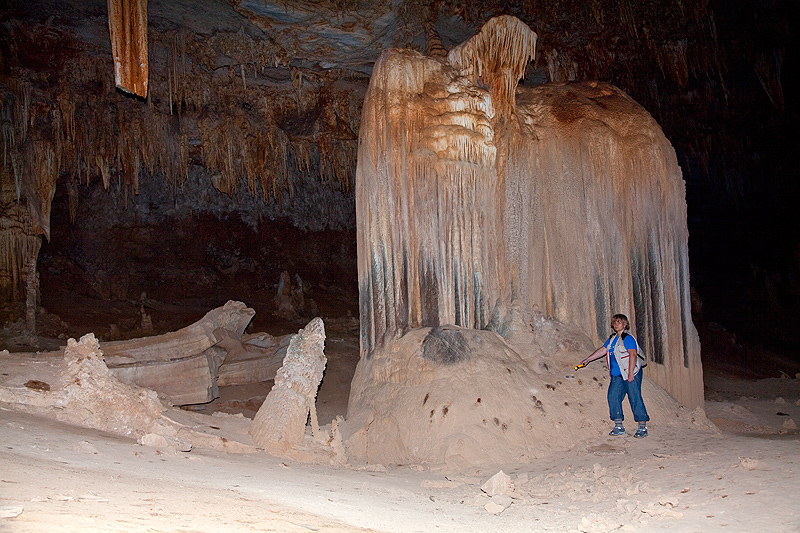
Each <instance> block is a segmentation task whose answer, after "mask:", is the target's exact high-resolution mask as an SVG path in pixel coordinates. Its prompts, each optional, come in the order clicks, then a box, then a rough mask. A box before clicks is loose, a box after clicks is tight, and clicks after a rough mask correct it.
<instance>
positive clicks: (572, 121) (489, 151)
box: [351, 17, 703, 407]
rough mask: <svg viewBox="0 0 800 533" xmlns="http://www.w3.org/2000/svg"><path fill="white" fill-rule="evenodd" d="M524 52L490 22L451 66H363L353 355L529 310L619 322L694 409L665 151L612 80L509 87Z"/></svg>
mask: <svg viewBox="0 0 800 533" xmlns="http://www.w3.org/2000/svg"><path fill="white" fill-rule="evenodd" d="M501 45H502V46H501ZM534 46H535V34H533V32H531V31H530V30H529V29H527V27H524V25H523V24H521V23H520V22H519V21H518V20H516V19H513V18H511V17H504V18H502V19H500V20H498V21H495V22H491V23H487V25H486V26H485V27H484V29H483V30H482V31H481V33H480V34H478V35H476V36H475V37H474V38H473V39H472V40H470V41H468V42H467V43H464V44H462V45H461V46H459V47H456V48H455V49H453V50H452V51H451V52H450V54H449V60H450V65H443V64H442V63H441V62H440V61H438V60H434V59H431V58H426V57H424V56H422V55H421V54H418V53H414V52H408V51H402V50H388V51H387V52H385V53H384V54H383V56H382V57H381V59H380V60H379V61H378V62H377V63H376V66H375V69H374V72H373V76H372V80H371V83H370V88H369V90H368V94H367V97H366V100H365V105H364V110H363V113H362V126H361V141H360V144H359V146H360V148H359V160H358V170H357V177H356V180H357V183H356V204H357V207H356V211H357V239H358V250H359V258H358V269H359V285H360V296H359V299H360V313H361V349H362V357H364V358H369V357H370V355H371V354H372V353H373V352H374V351H375V350H376V349H377V348H378V347H380V346H381V345H383V344H385V343H387V342H388V341H390V340H392V339H396V338H399V337H401V336H402V335H403V334H404V333H406V332H407V331H408V330H409V329H410V328H416V327H422V326H432V327H433V326H439V325H445V324H453V325H457V326H463V327H469V328H477V329H481V328H489V327H491V328H492V329H495V330H497V331H498V332H500V333H501V334H504V335H508V334H510V333H511V332H510V331H507V330H506V325H507V324H509V323H510V322H513V323H515V324H517V325H516V328H517V329H519V324H523V325H524V324H525V323H526V321H525V319H526V317H527V316H528V315H529V314H530V311H529V310H530V309H531V308H533V307H534V306H538V307H539V308H540V309H541V310H542V311H544V312H545V313H546V314H548V315H550V316H553V317H555V318H557V319H558V320H560V321H561V322H565V323H573V324H575V325H577V326H579V327H580V328H582V329H583V330H584V331H585V332H587V333H588V334H589V335H590V336H592V337H593V338H594V340H595V342H599V341H600V340H602V339H604V338H605V337H606V335H607V332H608V323H609V318H610V316H611V315H613V314H614V313H617V312H622V313H625V314H627V315H628V316H629V318H630V319H631V323H632V324H633V325H634V328H633V330H634V333H635V334H636V336H637V338H638V340H639V341H640V343H641V345H642V346H643V348H644V351H645V353H646V354H647V356H648V359H649V361H651V362H652V363H653V364H650V365H649V366H648V374H649V375H650V376H653V378H654V379H655V380H656V382H657V383H659V384H660V385H662V386H663V387H665V388H666V389H667V391H669V392H670V393H671V394H673V395H674V396H675V397H676V398H677V399H678V400H679V401H680V402H681V403H683V404H684V405H687V406H690V407H696V406H699V405H702V400H703V392H702V370H701V367H700V349H699V342H698V339H697V333H696V331H695V328H694V326H693V324H692V322H691V310H690V304H689V279H688V277H689V274H688V272H689V271H688V244H687V240H688V232H687V229H686V203H685V190H684V184H683V181H682V180H681V173H680V169H679V167H678V165H677V161H676V157H675V152H674V150H673V149H672V147H671V145H670V144H669V141H667V139H666V138H665V137H664V135H663V132H662V131H661V128H660V127H659V126H658V124H656V123H655V121H654V120H653V119H652V117H651V116H650V115H649V114H648V113H647V112H646V111H645V110H644V109H643V108H642V107H641V106H639V105H638V104H636V103H635V102H634V101H633V100H631V99H630V98H629V97H627V96H626V95H625V94H624V93H622V92H621V91H619V90H618V89H616V88H614V87H612V86H609V85H605V84H598V83H587V84H575V85H545V86H542V87H539V88H536V89H533V90H531V89H528V88H525V87H516V83H517V80H518V79H519V78H520V77H521V76H522V74H523V72H524V68H525V65H526V64H527V62H528V58H529V57H530V56H531V55H532V54H533V47H534ZM483 86H488V87H489V88H490V90H485V89H483V88H482V87H483ZM512 309H516V310H517V311H516V312H517V314H518V315H519V316H518V317H517V318H515V319H514V320H513V321H512V320H510V319H509V313H510V311H511V310H512ZM351 407H352V403H351Z"/></svg>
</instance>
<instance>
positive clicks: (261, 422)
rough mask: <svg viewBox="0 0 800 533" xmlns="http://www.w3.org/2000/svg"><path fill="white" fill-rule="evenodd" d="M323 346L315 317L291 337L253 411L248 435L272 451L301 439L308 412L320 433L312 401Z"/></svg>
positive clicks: (281, 452)
mask: <svg viewBox="0 0 800 533" xmlns="http://www.w3.org/2000/svg"><path fill="white" fill-rule="evenodd" d="M324 347H325V326H324V324H323V323H322V319H320V318H315V319H313V320H312V321H311V322H309V323H308V325H306V327H305V328H303V329H301V330H300V331H298V332H297V335H295V336H293V337H292V340H291V341H290V342H289V349H288V350H287V353H286V357H285V358H284V360H283V366H282V367H281V368H280V370H278V373H277V375H276V376H275V385H274V386H273V387H272V390H271V391H270V393H269V394H268V395H267V398H266V400H264V403H263V404H262V405H261V408H259V410H258V413H256V416H255V419H254V420H253V425H252V426H251V427H250V435H251V436H252V437H253V440H254V441H255V442H256V443H257V444H258V445H260V446H263V447H264V449H266V450H267V451H268V452H270V453H272V454H274V455H279V456H282V455H285V454H286V452H287V451H289V450H290V449H291V448H292V447H293V446H295V445H297V444H299V443H300V441H302V440H303V435H305V429H306V422H307V421H308V419H309V414H310V417H311V428H312V430H313V432H314V435H315V436H316V435H317V434H318V433H319V424H318V422H317V410H316V403H315V402H316V398H317V389H318V388H319V384H320V381H322V373H323V372H324V371H325V364H326V363H327V359H326V358H325V352H324Z"/></svg>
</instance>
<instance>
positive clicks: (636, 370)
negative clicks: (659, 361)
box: [581, 314, 650, 437]
mask: <svg viewBox="0 0 800 533" xmlns="http://www.w3.org/2000/svg"><path fill="white" fill-rule="evenodd" d="M629 327H630V323H629V322H628V317H627V316H625V315H620V314H617V315H614V317H613V318H612V319H611V328H612V329H613V330H614V333H612V334H611V336H610V337H609V338H608V340H607V341H606V342H605V343H604V344H603V345H602V346H601V347H600V348H598V349H597V350H595V351H594V352H593V353H592V355H590V356H589V357H587V358H586V359H584V360H583V361H581V365H586V364H587V363H590V362H592V361H594V360H595V359H600V358H601V357H606V356H607V355H608V354H612V355H613V357H611V356H609V357H606V362H607V363H608V372H609V374H610V375H611V382H610V383H609V384H608V410H609V415H610V416H611V420H613V421H614V429H612V430H611V433H609V435H624V434H625V426H623V425H622V421H623V420H624V418H625V417H624V416H623V414H622V400H624V399H625V395H626V394H627V395H628V401H629V402H630V404H631V410H632V411H633V419H634V420H635V421H636V422H638V423H639V429H637V430H636V433H634V435H633V436H634V437H646V436H647V421H648V420H650V417H649V416H648V415H647V409H646V408H645V406H644V400H643V399H642V359H643V358H641V357H639V345H638V344H637V343H636V339H635V338H634V337H633V335H631V334H630V333H628V329H629ZM631 361H633V364H631Z"/></svg>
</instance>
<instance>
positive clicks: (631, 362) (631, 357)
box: [628, 348, 639, 381]
mask: <svg viewBox="0 0 800 533" xmlns="http://www.w3.org/2000/svg"><path fill="white" fill-rule="evenodd" d="M637 357H639V355H638V354H637V352H636V349H635V348H630V349H629V350H628V381H633V377H634V375H633V370H634V369H635V368H636V358H637Z"/></svg>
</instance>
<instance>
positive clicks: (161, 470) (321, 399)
mask: <svg viewBox="0 0 800 533" xmlns="http://www.w3.org/2000/svg"><path fill="white" fill-rule="evenodd" d="M342 302H343V303H342ZM115 305H126V306H127V307H126V308H125V309H126V310H125V313H127V315H128V317H129V318H130V317H135V305H134V304H132V303H130V302H129V303H125V304H115ZM351 305H352V302H349V301H347V300H346V299H342V300H341V302H340V307H339V309H338V311H337V310H333V312H332V313H331V315H333V316H328V317H327V318H328V320H327V322H326V332H327V339H326V355H327V357H328V366H327V369H326V373H325V377H324V379H323V383H322V386H321V388H320V392H319V395H318V415H319V419H320V423H321V424H327V423H329V422H330V420H332V419H333V418H335V417H336V416H337V415H342V416H344V415H345V414H346V409H347V398H348V394H349V385H350V380H351V378H352V375H353V372H354V369H355V365H356V363H357V361H358V337H357V322H356V321H355V319H354V318H353V317H352V312H351V313H350V314H349V315H348V311H350V306H351ZM185 307H188V306H185ZM198 307H199V306H198ZM95 309H96V304H95ZM73 310H76V312H80V306H77V307H74V308H73ZM206 310H208V308H207V309H206ZM265 311H266V312H267V313H268V310H265ZM262 314H263V313H262ZM53 316H54V315H49V316H48V315H44V319H45V321H46V320H50V321H51V322H55V320H54V319H53V318H52V317H53ZM45 321H43V323H47V322H45ZM73 321H74V318H73ZM160 323H161V324H162V327H164V326H166V325H167V324H168V322H167V321H163V322H160ZM184 325H185V324H184ZM257 325H258V326H259V327H257V328H255V329H252V328H251V330H249V331H250V332H254V331H267V332H269V333H272V334H276V335H277V334H284V333H290V332H293V331H296V330H297V329H298V328H300V327H303V326H304V325H305V323H304V322H303V321H297V322H290V321H284V322H283V323H282V322H281V321H280V319H277V318H276V317H274V316H272V317H269V316H268V317H264V318H262V321H261V322H259V323H257ZM269 328H274V329H272V330H270V329H269ZM106 331H108V332H110V331H111V330H106ZM14 333H15V330H14V328H13V327H10V328H7V330H6V331H4V332H3V336H2V338H3V339H4V342H5V343H6V345H7V346H8V344H9V343H10V344H14V342H17V343H21V344H24V343H25V341H26V339H25V338H24V337H21V336H16V337H15V335H14ZM17 333H18V331H17ZM133 333H135V326H134V327H132V328H131V329H129V334H131V336H133V335H132V334H133ZM15 339H16V340H15ZM27 342H31V343H38V344H39V345H40V346H41V347H43V348H44V347H46V346H48V345H49V344H59V343H61V344H63V342H64V341H63V338H62V339H58V338H56V337H40V338H36V339H30V338H28V339H27ZM725 370H726V369H720V368H719V367H717V366H715V365H710V366H708V367H707V368H706V371H705V381H706V400H707V401H706V413H707V415H708V417H709V418H710V419H711V420H712V421H713V422H714V423H715V424H716V426H717V427H718V428H720V431H719V432H718V433H709V432H705V431H699V430H697V431H695V430H688V431H686V430H684V431H681V430H679V429H677V428H673V427H666V426H664V425H661V426H660V425H659V423H658V421H657V420H654V421H652V422H651V423H650V436H649V437H648V438H647V439H634V438H632V437H630V436H625V437H621V438H620V437H609V436H607V435H606V434H605V433H603V434H599V435H597V436H596V438H593V439H591V442H590V445H588V446H582V447H579V448H573V449H569V450H564V452H563V453H562V454H560V455H558V456H556V457H548V458H543V459H537V460H534V461H533V462H532V463H530V464H525V465H507V466H504V467H503V470H504V471H505V472H506V473H507V474H510V475H511V476H512V478H513V479H515V480H516V482H517V483H518V485H519V486H520V488H519V489H518V490H517V492H516V493H515V494H514V495H513V496H514V498H513V500H512V502H513V503H511V504H510V505H508V506H506V508H505V510H504V511H503V512H502V513H499V514H493V513H492V512H490V511H489V510H487V508H486V505H487V504H489V503H490V502H491V499H490V498H489V497H488V496H487V495H486V494H485V493H484V492H482V491H481V488H480V487H481V485H482V484H483V483H484V482H485V481H486V480H487V479H488V478H489V477H490V476H492V475H493V474H495V473H496V472H497V470H498V468H497V467H493V468H492V469H491V470H489V469H484V470H482V469H473V470H470V471H466V472H459V473H458V474H453V473H445V472H443V471H438V470H435V469H431V468H429V467H428V466H426V465H403V466H399V465H373V466H371V467H354V468H333V467H328V466H321V465H308V464H301V463H298V462H295V461H290V460H286V459H278V458H275V457H272V456H270V455H268V454H265V453H259V454H226V453H223V452H216V451H213V450H206V449H195V450H193V451H191V452H188V453H182V452H164V451H159V450H157V449H154V448H149V447H145V446H140V445H138V444H137V443H136V441H135V440H130V439H126V438H123V437H118V436H114V435H109V434H106V433H102V432H99V431H96V430H91V429H85V428H78V427H74V426H70V425H65V424H62V423H59V422H55V421H53V420H49V419H45V418H41V417H38V416H34V415H29V414H24V413H20V412H16V411H9V410H7V409H0V435H2V440H3V446H2V447H0V464H2V465H3V466H2V468H0V530H8V531H15V532H16V531H19V532H29V531H30V532H33V531H35V532H38V531H48V532H50V531H75V530H97V531H100V530H102V531H126V532H127V531H208V532H212V531H213V532H218V531H287V532H289V531H290V532H295V531H402V532H408V531H425V532H428V531H434V530H437V531H523V530H524V531H565V532H566V531H601V532H604V531H613V530H621V531H659V530H664V531H706V530H717V529H723V528H724V529H727V530H730V531H797V530H798V529H800V512H798V511H797V506H796V501H797V499H798V497H800V487H799V486H798V484H797V482H796V479H797V470H798V469H799V468H800V435H798V430H797V425H796V422H797V421H800V379H796V378H793V377H790V376H784V377H783V378H769V379H759V380H757V379H747V378H743V377H741V376H737V375H735V373H731V372H728V371H725ZM271 385H272V383H271V382H264V383H259V384H251V385H243V386H235V387H223V388H222V390H221V391H220V392H221V395H220V398H218V399H217V400H215V401H214V402H211V403H210V404H207V405H205V406H200V407H198V409H201V412H204V413H205V414H210V413H213V412H214V411H222V412H227V413H242V414H244V415H245V416H248V417H252V416H254V414H255V412H256V411H257V409H258V407H259V406H260V404H261V402H262V401H263V398H264V396H266V394H267V392H268V391H269V389H270V387H271ZM486 453H487V458H490V457H491V453H492V451H491V450H486Z"/></svg>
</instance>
